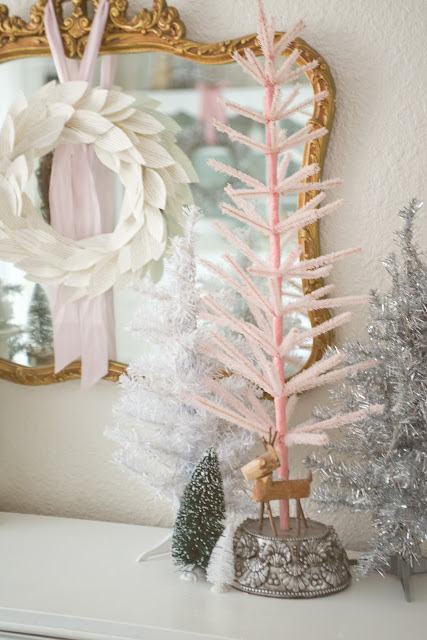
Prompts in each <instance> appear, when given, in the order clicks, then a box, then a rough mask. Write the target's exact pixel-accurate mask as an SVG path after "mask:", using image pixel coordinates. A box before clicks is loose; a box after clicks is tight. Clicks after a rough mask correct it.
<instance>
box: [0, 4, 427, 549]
mask: <svg viewBox="0 0 427 640" xmlns="http://www.w3.org/2000/svg"><path fill="white" fill-rule="evenodd" d="M29 4H31V3H30V2H27V1H25V2H22V1H20V2H17V1H15V2H12V7H13V12H14V13H17V14H18V15H22V17H24V16H25V15H26V10H25V7H28V6H29ZM139 4H140V3H139V2H138V3H135V5H136V6H138V5H139ZM144 4H145V6H147V5H148V0H147V1H146V2H145V3H144ZM174 4H175V6H176V7H177V8H178V10H179V11H180V14H181V17H182V18H183V20H184V21H185V23H186V24H187V33H188V37H189V38H192V39H194V40H200V41H215V40H222V39H227V38H233V37H236V36H239V35H243V34H246V33H252V32H253V31H254V29H255V14H254V11H253V7H254V4H255V3H254V2H252V0H233V2H230V0H211V1H210V2H206V0H197V1H195V0H175V2H174ZM135 5H134V6H135ZM265 5H266V8H267V9H268V10H269V11H270V12H272V13H273V14H274V16H275V18H276V25H277V28H278V29H286V28H288V27H289V26H291V25H292V24H293V22H294V21H295V20H296V19H297V18H299V17H302V18H303V19H304V20H305V21H306V23H307V25H308V27H307V30H306V32H305V39H306V40H307V41H308V42H309V43H310V44H311V45H312V46H313V47H315V48H316V49H317V50H318V51H319V52H321V53H322V55H323V56H324V57H325V59H326V60H327V62H328V63H329V65H330V67H331V69H332V72H333V75H334V78H335V81H336V85H337V115H336V121H335V126H334V130H333V134H332V139H331V144H330V148H329V154H328V159H327V166H326V176H327V177H336V176H339V177H341V178H342V179H343V180H344V184H343V186H342V187H341V188H340V189H339V194H338V193H337V194H336V195H340V196H342V197H344V198H345V199H346V201H347V203H346V205H345V207H344V208H343V210H342V211H341V212H340V213H337V214H335V215H334V217H331V219H329V220H327V221H325V222H322V224H321V236H322V246H323V249H324V250H326V251H329V250H332V249H339V248H343V247H348V246H354V245H360V246H362V247H363V250H364V253H363V256H362V257H361V258H354V259H352V260H351V261H349V262H347V263H345V264H344V263H342V264H340V265H339V266H338V267H337V269H336V272H335V276H334V282H336V284H337V294H338V295H342V294H350V293H354V294H362V293H366V292H368V291H369V289H370V288H372V287H383V288H384V287H387V278H386V276H385V273H384V270H383V268H382V267H381V258H382V257H383V256H385V255H386V254H387V253H388V252H389V251H390V250H391V249H392V247H393V230H394V229H396V228H397V225H398V220H397V217H396V216H395V212H396V211H397V209H398V208H399V207H401V206H402V205H404V204H405V203H406V202H407V201H408V200H409V199H410V198H411V197H412V196H414V195H416V196H417V197H420V198H422V197H423V196H426V195H427V193H426V191H427V185H426V182H425V175H426V173H427V171H426V163H425V149H426V147H427V145H426V126H425V117H426V112H425V109H426V92H425V77H426V71H427V69H426V56H425V29H426V11H425V9H426V3H425V0H405V2H404V3H403V2H401V1H400V0H399V1H398V0H375V2H374V1H372V0H358V1H357V2H354V1H353V0H328V1H327V2H319V1H318V0H294V1H293V2H291V1H290V0H287V1H284V0H265ZM426 216H427V212H425V213H424V219H423V229H422V231H420V243H421V244H422V245H423V246H424V248H425V247H426V239H427V221H426ZM363 321H364V314H363V312H362V311H360V312H358V313H356V314H355V317H354V321H353V323H352V325H351V326H349V327H347V328H346V329H345V331H343V332H342V334H340V336H339V338H340V340H342V338H343V337H345V336H348V335H351V334H352V333H358V334H361V331H362V327H363ZM116 394H117V390H116V389H115V387H114V385H113V384H112V383H108V382H104V381H103V382H101V383H99V384H98V385H97V386H96V388H94V389H93V390H91V391H90V392H87V393H85V394H81V393H80V391H79V384H78V383H77V382H68V383H65V384H62V385H52V386H49V387H40V388H37V387H36V388H30V387H22V386H17V385H13V384H10V383H7V382H0V403H1V407H2V413H1V429H0V508H2V509H5V510H15V511H24V512H32V513H45V514H56V515H66V516H73V517H80V518H86V517H88V518H99V519H105V520H118V521H124V522H136V523H143V524H166V523H168V522H169V513H168V511H167V509H161V508H160V507H159V505H158V504H156V505H155V504H154V502H153V500H152V499H150V496H149V494H148V493H147V491H146V490H144V489H143V488H142V487H141V486H139V485H138V484H136V483H135V482H134V481H133V480H132V479H130V478H128V477H127V476H125V475H124V474H122V473H121V472H119V471H118V470H117V469H115V468H114V467H113V465H112V464H111V463H110V457H111V451H112V447H113V445H112V443H110V442H109V441H106V440H105V439H104V438H103V435H102V433H103V429H104V425H105V424H107V423H108V422H109V420H110V409H111V404H112V402H113V400H114V398H115V397H116ZM326 399H327V398H326V394H325V393H324V392H318V393H317V394H314V393H313V394H312V395H311V396H308V397H307V398H306V400H305V405H304V407H303V412H304V413H306V414H308V412H309V410H310V406H311V405H312V404H313V402H322V401H324V400H326ZM303 455H304V452H301V451H299V452H298V454H297V456H298V458H301V457H302V456H303ZM344 516H345V514H338V515H337V516H336V517H335V524H336V526H337V529H338V531H339V533H340V534H341V535H342V536H343V538H344V540H345V542H346V543H347V544H349V545H350V546H352V547H353V548H356V547H360V546H363V543H364V541H365V540H366V537H367V535H368V528H367V526H366V524H365V523H364V522H363V521H362V520H361V519H360V518H358V517H354V516H352V517H350V518H349V517H348V516H345V517H344Z"/></svg>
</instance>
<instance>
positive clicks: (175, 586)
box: [0, 513, 427, 640]
mask: <svg viewBox="0 0 427 640" xmlns="http://www.w3.org/2000/svg"><path fill="white" fill-rule="evenodd" d="M165 533H166V530H165V529H156V528H153V527H140V526H134V525H125V524H113V523H108V522H96V521H86V520H71V519H67V518H53V517H46V516H32V515H22V514H13V513H1V514H0V638H15V639H16V638H26V637H32V638H33V639H34V637H35V636H36V637H38V638H39V639H40V638H61V639H65V638H67V639H72V640H74V639H76V640H95V639H96V640H101V639H102V640H113V639H114V640H119V639H120V640H174V639H175V640H207V639H210V640H265V639H266V638H270V637H278V638H279V637H280V638H298V640H314V639H315V640H360V639H361V638H364V639H365V640H374V639H378V640H381V639H382V638H384V639H385V638H387V640H401V639H403V638H408V639H409V638H410V639H411V640H412V639H413V640H419V639H421V638H425V637H426V636H425V633H426V626H427V575H418V576H414V577H413V578H412V584H411V586H412V597H413V602H411V603H407V602H405V599H404V596H403V593H402V589H401V586H400V583H399V582H398V580H397V579H396V578H393V577H387V578H381V577H380V576H371V577H370V578H367V579H365V580H363V581H359V582H357V581H355V580H353V583H352V585H351V586H350V588H349V589H347V590H346V591H343V592H341V593H338V594H335V595H333V596H329V597H325V598H316V599H311V600H276V599H273V598H263V597H259V596H253V595H247V594H243V593H240V592H238V591H235V590H231V591H230V592H228V593H225V594H221V595H215V594H213V593H211V591H210V585H208V584H207V583H188V582H182V581H181V580H179V579H178V576H177V574H176V571H175V570H174V568H173V567H172V565H171V561H170V558H169V557H162V558H160V559H155V560H149V561H147V562H144V563H141V564H137V563H136V562H135V558H136V557H137V555H138V554H139V553H140V552H141V551H143V550H144V549H145V548H147V547H148V546H149V545H151V544H153V543H154V542H156V541H157V540H159V539H161V537H162V536H164V535H165ZM15 634H17V635H15Z"/></svg>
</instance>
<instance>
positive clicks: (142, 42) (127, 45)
mask: <svg viewBox="0 0 427 640" xmlns="http://www.w3.org/2000/svg"><path fill="white" fill-rule="evenodd" d="M71 1H72V11H71V15H70V16H67V17H65V18H64V16H63V6H62V5H63V3H64V2H65V0H53V2H54V6H55V10H56V15H57V18H58V24H59V27H60V31H61V34H62V38H63V43H64V50H65V53H66V55H67V56H68V57H70V58H75V57H81V56H82V55H83V52H84V49H85V46H86V42H87V38H88V35H89V32H90V29H91V24H92V20H91V18H90V17H89V15H88V10H87V8H88V7H87V0H71ZM46 2H47V0H39V2H37V3H36V4H34V5H33V6H32V7H31V9H30V19H29V21H28V22H25V21H24V20H22V19H21V18H19V17H17V16H12V17H10V16H9V9H8V7H7V6H6V5H4V4H2V5H0V62H4V61H6V60H12V59H16V58H25V57H30V56H49V55H50V49H49V45H48V43H47V38H46V34H45V31H44V21H43V15H44V8H45V5H46ZM93 3H94V5H95V8H96V7H97V5H98V0H93ZM127 11H128V1H127V0H110V11H109V18H108V21H107V25H106V28H105V33H104V37H103V41H102V45H101V49H100V52H101V54H108V53H136V52H141V51H164V52H167V53H171V54H173V55H177V56H180V57H183V58H185V59H187V60H192V61H194V62H199V63H203V64H227V63H230V62H232V54H233V52H234V51H236V50H238V51H241V50H242V49H245V48H250V49H252V50H253V51H254V53H255V54H256V55H260V54H261V51H260V47H259V44H258V41H257V37H256V35H255V34H251V35H247V36H244V37H240V38H235V39H233V40H224V41H222V42H214V43H201V42H194V41H192V40H186V39H185V25H184V23H183V22H182V20H181V19H180V17H179V13H178V11H177V10H176V9H175V8H174V7H169V6H168V4H167V2H166V0H153V3H152V8H151V9H142V10H141V11H140V12H139V13H138V14H136V15H134V16H133V17H131V18H128V16H127ZM280 36H281V34H280V33H278V34H277V38H280ZM295 48H297V49H299V51H300V56H299V58H298V60H297V61H296V63H297V64H298V65H299V66H302V65H305V64H307V63H309V62H312V61H313V60H317V61H318V62H319V64H318V66H317V68H316V69H313V70H312V71H308V72H307V77H308V79H309V81H310V83H311V85H312V88H313V92H314V93H319V92H320V91H327V93H328V96H327V97H326V98H325V99H323V100H321V101H320V102H317V103H315V106H314V110H313V117H312V120H311V124H312V125H313V127H314V128H321V127H326V129H328V131H330V130H331V127H332V122H333V118H334V112H335V85H334V81H333V78H332V75H331V72H330V70H329V67H328V65H327V63H326V62H325V60H324V59H323V58H322V57H321V56H320V55H319V54H318V53H317V52H316V51H315V50H314V49H312V48H311V47H310V46H309V45H308V44H307V43H306V42H305V41H304V40H302V39H299V38H298V39H297V40H295V42H294V43H293V44H292V46H291V47H289V48H288V49H287V50H286V51H285V53H284V55H286V56H289V55H290V53H292V51H293V50H294V49H295ZM328 142H329V134H328V135H326V136H323V137H322V138H320V139H318V140H313V141H311V142H309V143H308V144H307V145H306V147H305V150H304V155H303V163H302V164H303V166H305V165H307V164H309V163H311V162H317V163H318V164H319V166H320V170H319V172H318V173H317V174H316V175H313V176H311V177H310V178H308V179H307V180H308V181H309V182H317V181H318V180H320V179H321V174H322V168H323V165H324V161H325V156H326V150H327V146H328ZM315 195H316V191H310V192H307V193H303V194H300V195H299V196H298V206H299V207H302V206H303V205H304V204H306V203H307V202H308V201H309V200H310V199H311V198H313V197H314V196H315ZM299 241H300V243H301V244H302V247H303V256H304V258H306V259H308V258H314V257H317V256H318V255H319V254H320V241H319V225H318V223H317V222H316V223H313V224H310V225H308V226H307V227H305V228H304V229H302V230H301V231H300V232H299ZM323 284H324V283H323V281H322V280H321V279H317V280H304V281H303V291H304V293H308V292H310V291H313V290H314V289H317V288H319V287H321V286H323ZM309 316H310V320H311V323H312V325H313V326H316V325H318V324H320V323H321V322H324V321H325V320H327V319H328V318H329V317H330V314H329V311H328V310H327V309H325V310H319V311H311V312H309ZM332 344H333V334H332V332H328V333H327V334H325V335H321V336H318V337H316V338H315V339H314V340H313V347H312V351H311V355H310V358H309V359H308V361H307V363H306V365H305V367H309V366H310V365H311V364H313V363H314V362H316V360H319V359H320V358H321V357H322V355H323V353H324V351H325V349H326V347H328V346H330V345H332ZM124 371H126V365H124V364H120V363H117V362H110V366H109V373H108V375H107V376H106V379H107V380H117V379H118V378H119V376H120V374H121V373H123V372H124ZM79 377H80V363H78V362H76V363H72V364H71V365H69V366H68V367H66V368H65V369H64V370H63V371H61V372H60V373H59V374H55V373H54V370H53V365H50V366H45V367H37V368H29V367H24V366H21V365H16V364H13V363H11V362H7V361H5V360H0V378H3V379H5V380H10V381H11V382H18V383H21V384H30V385H39V384H50V383H52V382H62V381H64V380H71V379H75V378H79Z"/></svg>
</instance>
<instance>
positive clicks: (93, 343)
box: [44, 0, 116, 389]
mask: <svg viewBox="0 0 427 640" xmlns="http://www.w3.org/2000/svg"><path fill="white" fill-rule="evenodd" d="M108 12H109V2H108V0H100V2H99V5H98V10H97V12H96V15H95V18H94V20H93V23H92V29H91V32H90V35H89V38H88V41H87V45H86V49H85V52H84V55H83V59H82V61H81V62H80V63H79V62H78V61H77V60H69V59H68V58H67V57H66V55H65V52H64V47H63V44H62V39H61V34H60V31H59V27H58V23H57V20H56V15H55V10H54V7H53V3H52V0H49V1H48V3H47V5H46V8H45V12H44V24H45V29H46V35H47V39H48V42H49V46H50V48H51V51H52V57H53V60H54V63H55V66H56V70H57V72H58V77H59V80H60V82H67V81H69V80H85V81H86V82H88V83H89V85H91V84H92V80H93V74H94V71H95V65H96V60H97V57H98V53H99V48H100V46H101V41H102V36H103V33H104V29H105V24H106V21H107V18H108ZM115 66H116V56H105V57H104V58H103V60H102V72H101V86H102V87H103V88H104V89H111V87H112V84H113V80H114V73H115ZM113 187H114V183H113V174H112V172H111V171H110V170H109V169H107V167H105V166H104V165H103V164H102V163H101V162H99V160H98V159H97V158H96V156H95V154H94V153H93V150H92V149H91V148H90V147H89V146H88V145H86V144H75V145H72V144H66V145H59V146H58V147H57V148H56V149H55V152H54V157H53V164H52V174H51V179H50V190H49V202H50V217H51V225H52V227H53V228H54V229H55V231H57V232H58V233H59V234H61V235H63V236H65V237H67V238H72V239H74V240H82V239H83V238H89V237H91V236H95V235H98V234H101V233H109V232H111V231H112V230H113V218H114V192H113ZM52 320H53V340H54V351H55V373H58V372H59V371H61V370H62V369H63V368H64V367H66V366H67V365H68V364H70V362H73V360H76V359H77V358H79V357H81V361H82V381H81V388H82V389H88V388H89V387H91V386H92V385H93V384H95V382H97V381H98V380H99V379H100V378H102V377H103V376H105V375H106V374H107V373H108V360H109V359H112V360H114V359H115V357H116V349H115V322H114V306H113V290H112V289H110V290H109V291H107V292H106V293H104V294H102V295H99V296H97V297H95V298H89V297H88V296H85V297H83V298H81V299H80V300H78V301H77V302H71V303H65V304H64V303H62V302H61V286H59V287H55V290H54V302H53V313H52Z"/></svg>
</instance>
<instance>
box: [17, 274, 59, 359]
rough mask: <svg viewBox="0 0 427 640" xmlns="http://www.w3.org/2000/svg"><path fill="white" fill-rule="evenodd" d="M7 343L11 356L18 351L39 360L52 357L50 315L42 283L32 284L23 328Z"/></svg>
mask: <svg viewBox="0 0 427 640" xmlns="http://www.w3.org/2000/svg"><path fill="white" fill-rule="evenodd" d="M9 344H10V354H11V357H13V356H14V355H15V354H16V353H18V352H19V351H26V352H27V354H28V355H29V356H31V357H34V358H38V359H40V360H45V359H48V358H52V357H53V328H52V315H51V312H50V304H49V299H48V297H47V295H46V292H45V290H44V289H43V287H42V285H40V284H36V285H34V289H33V293H32V296H31V301H30V306H29V309H28V316H27V324H26V326H25V330H24V331H23V332H22V335H19V336H16V337H14V338H11V340H10V341H9Z"/></svg>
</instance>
